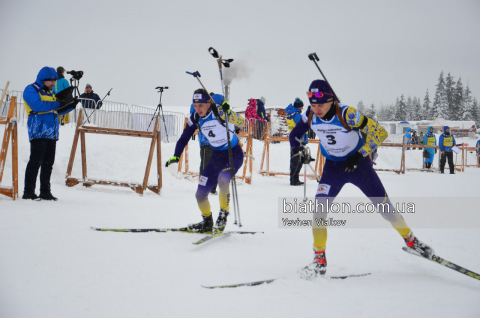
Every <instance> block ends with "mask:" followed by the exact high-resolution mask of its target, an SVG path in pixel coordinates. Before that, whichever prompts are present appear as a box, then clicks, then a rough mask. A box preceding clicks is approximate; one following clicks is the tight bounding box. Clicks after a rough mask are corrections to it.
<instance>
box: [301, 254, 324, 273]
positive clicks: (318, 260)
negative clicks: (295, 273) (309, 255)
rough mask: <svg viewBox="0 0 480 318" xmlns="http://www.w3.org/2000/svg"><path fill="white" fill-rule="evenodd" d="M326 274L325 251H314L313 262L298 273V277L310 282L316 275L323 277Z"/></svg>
mask: <svg viewBox="0 0 480 318" xmlns="http://www.w3.org/2000/svg"><path fill="white" fill-rule="evenodd" d="M326 272H327V257H326V256H325V251H315V257H314V259H313V262H312V263H311V264H309V265H308V266H306V267H304V268H302V269H301V270H300V271H299V273H300V277H301V278H303V279H307V280H311V279H313V278H315V277H317V276H318V275H325V273H326Z"/></svg>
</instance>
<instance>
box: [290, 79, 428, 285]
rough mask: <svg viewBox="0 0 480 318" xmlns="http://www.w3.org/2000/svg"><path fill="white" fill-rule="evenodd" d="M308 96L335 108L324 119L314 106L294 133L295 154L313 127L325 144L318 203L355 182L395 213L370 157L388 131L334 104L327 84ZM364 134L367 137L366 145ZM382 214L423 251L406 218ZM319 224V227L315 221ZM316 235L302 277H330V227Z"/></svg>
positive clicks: (319, 104)
mask: <svg viewBox="0 0 480 318" xmlns="http://www.w3.org/2000/svg"><path fill="white" fill-rule="evenodd" d="M308 94H309V98H310V103H311V104H312V105H313V104H315V105H314V106H315V107H318V108H317V109H320V108H321V107H326V109H328V107H329V106H328V104H329V103H330V105H331V106H330V108H329V109H328V111H326V112H325V113H324V114H323V116H322V117H321V118H320V117H318V116H317V115H316V114H315V111H314V110H313V109H312V106H310V107H308V109H307V111H306V112H305V113H304V114H303V116H302V120H301V121H300V122H299V123H298V124H297V126H296V127H295V128H294V129H293V131H292V132H291V134H290V146H291V148H292V149H296V148H298V147H299V146H300V144H299V142H298V141H297V140H296V139H297V138H301V137H302V136H303V134H305V132H306V131H308V129H309V128H311V129H312V130H313V131H314V132H315V134H316V135H317V137H318V138H319V139H320V147H321V152H322V155H323V156H325V158H326V161H325V166H324V168H323V174H322V177H321V179H320V182H319V184H318V189H317V192H316V195H315V197H316V200H317V203H320V204H323V206H326V204H327V198H330V200H329V201H330V202H332V201H333V199H334V198H335V197H336V196H337V195H338V193H339V192H340V190H341V189H342V187H343V186H344V185H345V184H346V183H352V184H354V185H355V186H357V187H358V188H360V190H362V192H363V193H364V194H365V195H366V196H367V197H368V198H369V199H370V200H371V201H372V203H374V204H375V205H376V204H377V203H384V204H388V205H389V208H390V211H393V210H394V208H393V206H392V204H391V202H390V199H389V198H388V195H387V192H386V191H385V188H384V187H383V184H382V182H381V181H380V178H379V177H378V175H377V173H376V172H375V170H374V169H373V166H372V162H371V160H370V158H369V157H368V155H369V154H370V153H372V152H374V151H375V150H376V149H377V148H378V146H379V145H380V144H381V143H382V142H383V141H384V140H385V138H387V136H388V134H387V132H386V131H385V129H383V127H381V126H380V125H379V124H378V123H376V122H374V121H373V120H372V119H370V118H368V117H366V116H364V115H362V114H361V113H360V112H359V111H358V110H356V109H355V108H353V107H349V106H347V105H339V104H338V103H336V102H333V97H332V96H333V94H332V91H331V88H330V86H328V84H327V83H326V82H325V81H322V80H316V81H314V82H313V83H312V84H311V86H310V89H309V93H308ZM329 97H330V98H329ZM339 116H341V117H339ZM360 132H363V133H365V134H366V135H367V138H366V141H365V143H364V141H363V139H362V136H361V133H360ZM385 211H386V209H385ZM381 214H382V216H383V217H384V218H385V219H386V220H387V221H389V222H390V223H391V224H392V226H393V227H394V228H395V229H396V230H397V231H398V233H399V234H400V235H401V236H402V237H403V238H404V239H405V241H406V243H407V245H408V246H409V247H413V246H414V245H415V248H417V247H419V246H417V245H419V244H423V243H421V242H420V241H418V240H417V239H416V238H415V237H414V236H413V234H412V233H411V231H410V228H409V227H408V226H407V224H406V223H405V221H404V219H403V217H402V216H401V215H400V214H398V213H381ZM315 217H316V218H321V219H324V220H325V219H326V218H327V215H326V213H316V214H315ZM313 224H316V222H315V220H314V222H313ZM312 231H313V241H314V243H313V245H314V250H315V259H314V263H313V264H311V265H309V266H307V267H306V268H305V269H303V271H302V272H301V275H302V276H303V277H304V278H310V277H312V276H317V275H318V274H321V275H323V274H325V272H326V257H325V249H326V245H327V244H326V243H327V228H326V226H324V225H321V226H317V225H315V226H314V227H313V229H312ZM431 254H433V251H432V253H431Z"/></svg>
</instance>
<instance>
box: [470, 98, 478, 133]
mask: <svg viewBox="0 0 480 318" xmlns="http://www.w3.org/2000/svg"><path fill="white" fill-rule="evenodd" d="M470 112H471V114H472V118H473V120H475V126H477V127H479V126H480V109H479V105H478V101H477V98H475V97H474V98H473V103H472V108H471V110H470Z"/></svg>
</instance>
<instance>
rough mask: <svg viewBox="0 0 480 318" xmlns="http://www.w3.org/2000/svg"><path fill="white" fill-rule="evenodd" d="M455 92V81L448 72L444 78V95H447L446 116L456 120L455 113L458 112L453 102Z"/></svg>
mask: <svg viewBox="0 0 480 318" xmlns="http://www.w3.org/2000/svg"><path fill="white" fill-rule="evenodd" d="M455 93H456V90H455V81H454V80H453V76H452V75H450V73H448V75H447V77H446V78H445V95H446V97H447V114H448V115H447V116H448V119H450V120H458V119H457V115H458V114H459V112H460V110H459V109H458V108H457V105H456V104H455Z"/></svg>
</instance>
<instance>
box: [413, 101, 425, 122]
mask: <svg viewBox="0 0 480 318" xmlns="http://www.w3.org/2000/svg"><path fill="white" fill-rule="evenodd" d="M413 108H414V112H413V120H422V119H423V116H422V114H423V110H422V104H421V103H420V98H417V97H414V98H413Z"/></svg>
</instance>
